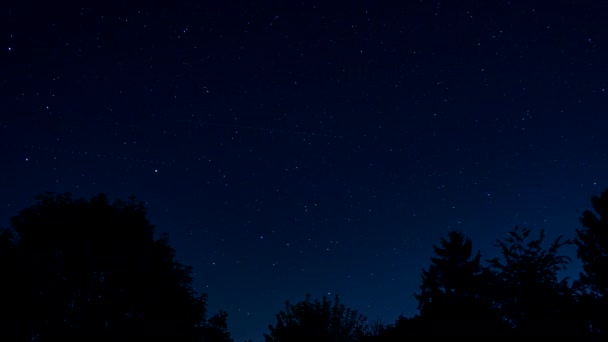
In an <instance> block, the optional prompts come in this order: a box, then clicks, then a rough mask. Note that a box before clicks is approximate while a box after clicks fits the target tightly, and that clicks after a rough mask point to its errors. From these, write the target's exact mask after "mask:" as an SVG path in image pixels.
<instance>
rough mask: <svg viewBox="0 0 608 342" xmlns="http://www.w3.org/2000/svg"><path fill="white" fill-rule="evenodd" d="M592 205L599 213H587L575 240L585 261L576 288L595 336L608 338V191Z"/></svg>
mask: <svg viewBox="0 0 608 342" xmlns="http://www.w3.org/2000/svg"><path fill="white" fill-rule="evenodd" d="M591 204H592V205H593V209H594V210H595V213H593V212H592V211H591V210H585V212H583V215H582V216H581V218H580V221H581V224H582V225H583V228H582V229H577V230H576V232H577V238H576V239H575V240H574V242H575V243H576V246H577V256H578V258H579V259H580V260H581V262H582V263H583V272H582V273H581V274H580V278H579V280H578V281H577V282H576V287H577V288H578V289H579V291H580V302H581V307H582V308H583V310H584V315H585V316H586V317H587V318H588V320H589V322H590V325H591V327H592V331H593V333H594V335H597V336H598V337H600V338H603V339H608V190H604V191H603V192H602V193H601V194H600V196H594V197H593V198H592V199H591Z"/></svg>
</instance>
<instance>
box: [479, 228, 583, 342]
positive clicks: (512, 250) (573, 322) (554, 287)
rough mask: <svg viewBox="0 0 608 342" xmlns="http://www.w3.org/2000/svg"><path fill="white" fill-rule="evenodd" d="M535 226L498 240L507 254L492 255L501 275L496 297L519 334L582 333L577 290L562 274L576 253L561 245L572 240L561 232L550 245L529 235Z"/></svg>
mask: <svg viewBox="0 0 608 342" xmlns="http://www.w3.org/2000/svg"><path fill="white" fill-rule="evenodd" d="M529 235H530V229H526V228H523V229H520V228H519V227H515V229H514V230H512V231H510V232H509V233H508V236H507V237H506V238H505V239H504V240H497V243H496V246H497V247H500V249H501V253H502V258H500V259H499V258H494V259H492V260H490V262H491V267H492V270H493V271H494V273H495V276H496V278H497V280H498V282H497V283H496V296H495V300H496V303H497V304H498V306H499V307H500V310H501V313H502V315H503V318H504V320H505V321H506V322H507V323H508V324H509V325H510V326H511V327H512V328H513V329H514V333H515V335H516V336H522V337H526V336H558V335H559V336H564V335H569V336H580V335H581V334H583V333H584V327H583V325H582V322H581V320H580V319H578V318H577V315H576V314H575V312H576V311H575V310H576V305H575V298H574V295H573V293H572V291H571V289H570V287H569V286H568V282H567V279H563V280H561V281H560V280H558V272H559V271H560V270H563V269H565V267H566V265H567V263H568V261H570V258H569V257H567V256H564V255H559V254H558V251H559V249H560V248H561V247H562V246H564V245H567V244H571V243H572V242H570V241H568V240H566V241H561V238H562V237H561V236H560V237H558V238H557V239H556V240H555V241H554V242H553V243H552V244H551V246H550V247H549V248H548V249H545V248H543V247H542V243H543V241H544V238H545V233H544V231H543V230H541V232H540V236H539V238H538V239H534V240H529V239H528V237H529Z"/></svg>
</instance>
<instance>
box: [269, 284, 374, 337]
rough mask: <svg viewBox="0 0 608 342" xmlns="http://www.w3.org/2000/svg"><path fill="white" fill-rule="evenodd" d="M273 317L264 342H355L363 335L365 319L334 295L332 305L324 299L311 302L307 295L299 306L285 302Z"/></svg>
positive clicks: (365, 328) (365, 331) (365, 329)
mask: <svg viewBox="0 0 608 342" xmlns="http://www.w3.org/2000/svg"><path fill="white" fill-rule="evenodd" d="M276 318H277V323H276V325H274V326H273V325H269V329H270V334H264V337H265V339H266V341H267V342H289V341H316V342H355V341H360V340H361V339H362V338H363V337H364V336H365V335H366V334H367V327H366V321H367V320H366V318H365V317H364V316H362V315H360V314H359V313H358V312H357V310H353V309H350V308H347V307H346V306H344V304H341V303H340V301H339V297H338V296H337V295H336V297H335V299H334V302H333V304H332V302H331V301H330V300H328V299H327V297H325V296H324V297H323V299H322V300H321V301H319V300H318V299H315V300H314V301H311V299H310V295H308V294H307V295H306V299H305V300H304V301H301V302H299V303H296V304H290V303H289V302H286V303H285V311H283V310H281V311H280V312H279V313H278V314H277V315H276Z"/></svg>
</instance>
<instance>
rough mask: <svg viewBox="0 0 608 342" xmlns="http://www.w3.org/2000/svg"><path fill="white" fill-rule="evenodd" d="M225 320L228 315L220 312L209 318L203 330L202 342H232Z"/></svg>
mask: <svg viewBox="0 0 608 342" xmlns="http://www.w3.org/2000/svg"><path fill="white" fill-rule="evenodd" d="M227 318H228V313H226V312H225V311H222V310H220V312H218V313H217V314H215V315H213V316H211V318H209V320H207V324H205V327H204V328H203V341H213V342H233V341H234V340H233V339H232V338H231V337H230V332H229V331H228V323H227V322H226V319H227Z"/></svg>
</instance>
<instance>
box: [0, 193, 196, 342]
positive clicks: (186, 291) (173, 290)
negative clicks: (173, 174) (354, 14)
mask: <svg viewBox="0 0 608 342" xmlns="http://www.w3.org/2000/svg"><path fill="white" fill-rule="evenodd" d="M37 200H38V202H37V203H36V204H35V205H33V206H31V207H29V208H26V209H24V210H22V211H21V212H20V213H19V214H18V215H17V216H15V217H13V218H12V219H11V225H12V227H10V228H6V229H3V230H2V234H1V237H0V248H1V250H0V266H1V267H2V273H3V275H4V279H3V280H2V283H3V285H4V286H6V287H5V289H7V288H8V289H9V291H4V292H2V293H0V296H2V298H1V301H2V304H3V305H2V306H1V307H0V311H1V314H2V317H1V318H2V323H0V324H2V327H1V328H0V335H1V336H0V340H3V341H19V340H21V341H25V340H28V341H29V340H35V341H134V340H140V341H143V340H150V341H151V340H155V341H163V340H164V341H201V339H202V338H203V336H204V334H203V332H204V328H205V327H206V321H205V310H206V296H205V295H197V293H196V292H195V291H194V290H193V288H192V276H191V268H190V267H189V266H185V265H183V264H181V263H179V262H178V261H176V260H175V251H174V250H173V248H171V247H170V246H169V244H168V237H167V236H166V235H163V236H161V237H160V238H156V239H155V238H154V226H153V225H151V224H150V223H149V222H148V220H147V218H146V209H145V207H144V206H143V204H142V203H141V202H138V201H136V200H135V197H131V198H130V199H129V201H127V202H124V201H120V200H117V201H114V202H113V203H110V202H109V201H108V199H107V198H106V196H105V195H103V194H100V195H97V196H94V197H92V198H91V199H90V200H85V199H73V198H72V197H71V195H70V194H60V195H55V194H49V193H47V194H44V195H39V196H37Z"/></svg>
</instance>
